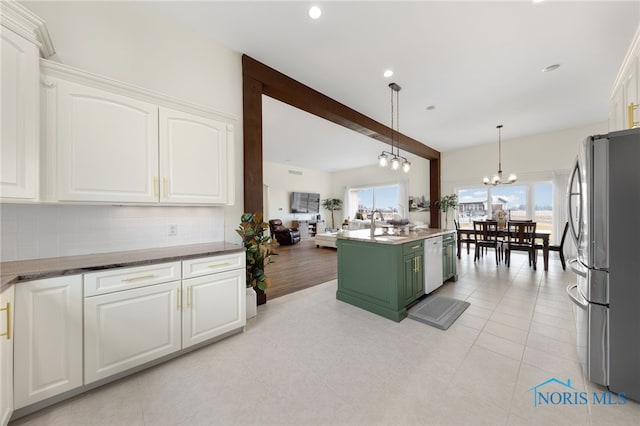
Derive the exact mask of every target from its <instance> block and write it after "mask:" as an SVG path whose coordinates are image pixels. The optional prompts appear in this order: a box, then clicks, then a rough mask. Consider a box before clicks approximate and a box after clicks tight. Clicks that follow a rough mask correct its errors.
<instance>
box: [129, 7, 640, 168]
mask: <svg viewBox="0 0 640 426" xmlns="http://www.w3.org/2000/svg"><path fill="white" fill-rule="evenodd" d="M142 4H143V5H144V7H148V8H151V9H153V10H155V11H157V12H158V13H160V14H162V15H164V16H165V17H167V18H168V19H170V20H172V21H174V22H177V23H179V24H181V25H184V26H186V27H188V28H190V29H191V30H193V31H194V32H196V33H199V34H201V35H202V36H204V37H206V38H209V39H212V40H214V41H216V42H218V43H220V44H222V45H225V46H227V47H229V48H231V49H234V50H236V51H238V52H242V53H246V54H247V55H249V56H251V57H253V58H254V59H256V60H258V61H261V62H263V63H264V64H266V65H268V66H270V67H272V68H275V69H277V70H278V71H281V72H282V73H284V74H286V75H288V76H290V77H292V78H294V79H296V80H298V81H300V82H301V83H304V84H306V85H308V86H310V87H312V88H313V89H316V90H318V91H320V92H322V93H324V94H326V95H327V96H330V97H332V98H334V99H336V100H337V101H339V102H341V103H343V104H345V105H347V106H349V107H351V108H353V109H355V110H357V111H359V112H361V113H363V114H365V115H367V116H369V117H371V118H373V119H375V120H377V121H379V122H381V123H383V124H386V125H390V120H391V111H390V89H389V88H388V84H389V83H390V82H392V81H394V82H396V83H398V84H399V85H400V86H402V90H401V92H400V131H401V132H402V133H404V134H406V135H408V136H410V137H412V138H414V139H417V140H419V141H421V142H423V143H424V144H426V145H429V146H431V147H433V148H435V149H437V150H439V151H447V150H452V149H457V148H462V147H466V146H471V145H476V144H483V143H489V142H495V141H496V140H497V131H496V128H495V126H496V125H497V124H503V125H504V128H503V133H502V135H503V140H508V139H511V138H516V137H522V136H529V135H533V134H538V133H543V132H548V131H553V130H558V129H565V128H571V127H576V126H581V125H586V124H593V123H598V122H603V121H606V120H607V111H608V99H609V90H610V88H611V85H612V84H613V80H614V79H615V77H616V73H617V71H618V69H619V67H620V65H621V63H622V60H623V58H624V55H625V53H626V50H627V48H628V46H629V44H630V42H631V39H632V38H633V35H634V32H635V30H636V28H637V27H638V25H639V23H640V1H638V0H634V1H620V2H614V1H558V0H547V1H544V2H542V3H533V2H532V1H531V0H511V1H500V2H484V1H468V2H462V1H418V2H404V1H402V2H398V1H393V2H391V1H386V2H385V1H374V2H370V1H354V2H342V1H318V2H316V4H319V5H320V6H321V7H322V10H323V13H322V17H321V18H320V19H319V20H316V21H314V20H311V19H310V18H309V17H308V15H307V9H308V7H309V6H310V5H311V4H312V2H310V1H290V2H273V1H258V2H244V1H236V2H219V1H200V2H171V1H170V2H144V3H142ZM556 63H557V64H560V65H561V67H560V68H559V69H558V70H556V71H553V72H549V73H543V72H541V70H542V69H543V68H544V67H546V66H548V65H551V64H556ZM386 69H392V70H393V71H394V73H395V74H394V76H393V77H391V78H390V79H385V78H384V77H383V76H382V73H383V72H384V71H385V70H386ZM264 105H265V108H264V129H263V133H264V145H265V150H264V153H265V159H267V160H272V161H278V162H282V159H283V158H287V159H288V160H289V164H291V165H295V166H298V167H309V168H320V169H325V170H329V169H333V170H337V169H341V168H345V167H353V166H354V165H353V164H352V163H349V164H348V163H347V162H345V160H347V159H349V158H354V157H356V155H355V154H354V153H356V152H357V153H360V155H357V157H363V155H361V154H362V152H363V151H362V150H363V149H368V150H370V151H371V152H372V153H373V154H371V155H374V156H375V155H377V154H376V152H378V151H380V150H381V148H382V147H383V145H382V144H380V143H379V142H377V141H375V140H373V139H370V138H366V137H361V136H359V135H357V136H356V135H354V132H351V131H347V130H345V129H343V128H341V127H340V126H336V125H334V124H332V123H329V122H327V121H325V120H322V119H318V118H315V117H312V116H309V114H307V113H303V112H301V111H298V110H295V109H293V108H291V107H289V106H286V105H283V104H281V103H280V102H277V101H275V100H273V99H265V101H264ZM429 105H435V106H436V108H435V110H432V111H428V110H427V109H426V107H427V106H429ZM352 139H353V140H352ZM347 140H348V142H347ZM368 143H370V144H375V145H367V144H368ZM350 145H353V151H349V150H348V149H347V148H346V147H347V146H350ZM365 146H366V147H368V148H363V147H365ZM386 147H387V149H388V145H387V146H386ZM321 154H324V156H323V155H321ZM326 158H328V162H326V163H325V159H326ZM373 162H375V158H374V159H373V160H368V161H367V164H372V163H373Z"/></svg>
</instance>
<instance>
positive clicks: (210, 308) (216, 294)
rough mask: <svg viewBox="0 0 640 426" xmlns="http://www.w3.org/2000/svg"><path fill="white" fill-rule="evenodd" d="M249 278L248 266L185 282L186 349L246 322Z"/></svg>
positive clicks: (184, 326)
mask: <svg viewBox="0 0 640 426" xmlns="http://www.w3.org/2000/svg"><path fill="white" fill-rule="evenodd" d="M245 280H246V276H245V271H244V269H236V270H233V271H228V272H220V273H216V274H211V275H205V276H202V277H198V278H191V279H186V280H184V281H183V282H182V286H183V293H185V303H183V310H182V346H183V347H184V348H187V347H189V346H191V345H195V344H196V343H200V342H204V341H205V340H209V339H212V338H214V337H217V336H220V335H222V334H224V333H226V332H229V331H232V330H235V329H237V328H240V327H243V326H244V325H245V323H246V312H245V298H246V291H245V287H246V285H245Z"/></svg>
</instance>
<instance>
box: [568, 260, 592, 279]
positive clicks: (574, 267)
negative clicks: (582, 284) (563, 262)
mask: <svg viewBox="0 0 640 426" xmlns="http://www.w3.org/2000/svg"><path fill="white" fill-rule="evenodd" d="M567 263H568V264H569V269H571V271H572V272H573V273H574V274H577V275H580V276H581V277H583V278H587V273H586V272H585V271H584V269H583V268H582V267H580V266H579V265H580V262H579V261H578V259H569V260H568V261H567Z"/></svg>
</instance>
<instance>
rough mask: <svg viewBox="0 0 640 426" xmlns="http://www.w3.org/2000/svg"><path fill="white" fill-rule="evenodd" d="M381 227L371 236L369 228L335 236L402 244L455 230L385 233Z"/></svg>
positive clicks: (434, 229)
mask: <svg viewBox="0 0 640 426" xmlns="http://www.w3.org/2000/svg"><path fill="white" fill-rule="evenodd" d="M383 229H384V228H380V229H376V231H375V235H374V236H373V237H372V236H371V230H370V229H358V230H354V231H339V232H338V235H337V238H338V239H340V240H356V241H364V242H370V243H376V244H404V243H410V242H412V241H418V240H424V239H426V238H432V237H437V236H441V235H445V234H450V233H453V232H456V231H455V230H454V229H440V228H424V229H419V230H417V231H411V232H409V233H398V232H394V233H385V232H384V230H383Z"/></svg>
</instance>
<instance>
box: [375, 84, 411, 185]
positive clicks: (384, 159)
mask: <svg viewBox="0 0 640 426" xmlns="http://www.w3.org/2000/svg"><path fill="white" fill-rule="evenodd" d="M389 88H390V89H391V152H389V151H382V153H381V154H380V155H378V165H380V167H387V166H389V165H390V166H391V170H398V169H400V165H402V171H403V172H405V173H409V170H411V162H410V161H409V160H407V158H406V157H403V156H402V155H400V141H397V142H398V143H397V147H396V149H395V150H394V145H395V142H394V139H395V137H394V135H396V134H397V135H399V134H400V95H399V92H400V90H401V89H402V88H401V87H400V86H399V85H398V84H396V83H391V84H389ZM394 92H395V94H396V107H397V108H396V125H397V130H394V128H393V105H394V103H393V93H394ZM389 156H390V157H391V159H389ZM400 160H402V162H401V161H400Z"/></svg>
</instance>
